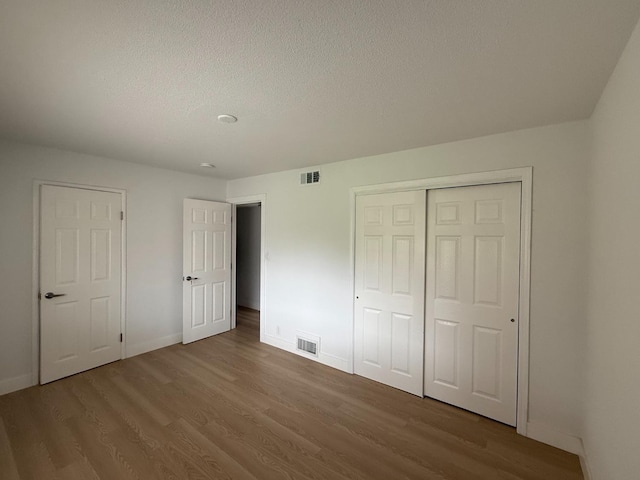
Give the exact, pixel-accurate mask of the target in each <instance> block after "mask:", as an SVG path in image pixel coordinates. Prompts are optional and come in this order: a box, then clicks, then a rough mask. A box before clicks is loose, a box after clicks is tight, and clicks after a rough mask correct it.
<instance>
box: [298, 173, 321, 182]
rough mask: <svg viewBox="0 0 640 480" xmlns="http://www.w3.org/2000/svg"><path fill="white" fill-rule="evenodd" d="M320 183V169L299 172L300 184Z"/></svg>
mask: <svg viewBox="0 0 640 480" xmlns="http://www.w3.org/2000/svg"><path fill="white" fill-rule="evenodd" d="M314 183H320V171H319V170H315V171H313V172H304V173H301V174H300V185H313V184H314Z"/></svg>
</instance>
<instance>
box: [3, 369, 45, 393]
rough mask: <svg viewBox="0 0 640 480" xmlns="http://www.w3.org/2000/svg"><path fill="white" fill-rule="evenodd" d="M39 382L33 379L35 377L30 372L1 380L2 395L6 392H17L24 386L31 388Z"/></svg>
mask: <svg viewBox="0 0 640 480" xmlns="http://www.w3.org/2000/svg"><path fill="white" fill-rule="evenodd" d="M37 383H38V382H34V381H33V377H32V375H31V374H30V373H28V374H26V375H20V376H18V377H13V378H7V379H6V380H1V381H0V395H4V394H5V393H11V392H16V391H18V390H22V389H23V388H29V387H32V386H34V385H36V384H37Z"/></svg>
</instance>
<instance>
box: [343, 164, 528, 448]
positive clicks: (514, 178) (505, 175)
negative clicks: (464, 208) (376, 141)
mask: <svg viewBox="0 0 640 480" xmlns="http://www.w3.org/2000/svg"><path fill="white" fill-rule="evenodd" d="M507 182H520V183H521V185H522V190H521V192H522V193H521V195H522V196H521V206H520V207H521V221H520V289H519V294H520V301H519V310H518V316H519V321H518V400H517V402H518V405H517V413H516V430H517V432H518V433H519V434H520V435H525V436H527V427H528V423H527V421H528V419H529V302H530V295H531V285H530V284H531V206H532V182H533V167H519V168H511V169H506V170H495V171H491V172H477V173H466V174H461V175H449V176H445V177H436V178H425V179H419V180H409V181H404V182H393V183H385V184H379V185H367V186H362V187H352V188H351V189H350V208H351V252H350V261H351V266H352V275H351V283H352V285H351V287H352V298H355V296H354V295H355V294H354V291H355V290H354V288H355V282H354V276H355V222H356V219H355V214H356V213H355V212H356V209H355V199H356V196H358V195H369V194H374V193H391V192H404V191H411V190H433V189H437V188H452V187H466V186H471V185H488V184H492V183H507ZM354 315H355V304H354V305H353V310H352V319H351V321H352V326H353V325H354V320H353V319H354ZM354 335H355V333H354V332H353V328H352V330H351V341H350V342H349V345H350V349H351V352H350V357H351V365H350V371H351V372H353V362H354V359H353V355H354V353H353V352H354V345H353V342H354Z"/></svg>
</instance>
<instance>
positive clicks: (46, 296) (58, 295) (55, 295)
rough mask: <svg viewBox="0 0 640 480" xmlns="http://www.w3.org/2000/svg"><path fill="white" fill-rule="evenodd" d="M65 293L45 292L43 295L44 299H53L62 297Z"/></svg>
mask: <svg viewBox="0 0 640 480" xmlns="http://www.w3.org/2000/svg"><path fill="white" fill-rule="evenodd" d="M65 295H66V293H53V292H47V293H45V294H44V298H53V297H64V296H65Z"/></svg>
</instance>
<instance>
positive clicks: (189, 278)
mask: <svg viewBox="0 0 640 480" xmlns="http://www.w3.org/2000/svg"><path fill="white" fill-rule="evenodd" d="M185 280H187V281H189V282H190V281H191V280H198V277H187V278H185Z"/></svg>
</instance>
